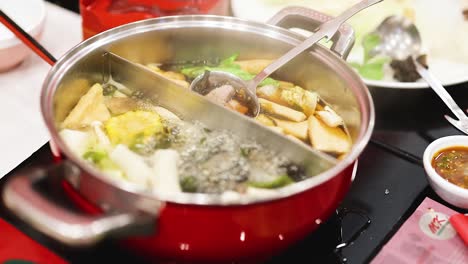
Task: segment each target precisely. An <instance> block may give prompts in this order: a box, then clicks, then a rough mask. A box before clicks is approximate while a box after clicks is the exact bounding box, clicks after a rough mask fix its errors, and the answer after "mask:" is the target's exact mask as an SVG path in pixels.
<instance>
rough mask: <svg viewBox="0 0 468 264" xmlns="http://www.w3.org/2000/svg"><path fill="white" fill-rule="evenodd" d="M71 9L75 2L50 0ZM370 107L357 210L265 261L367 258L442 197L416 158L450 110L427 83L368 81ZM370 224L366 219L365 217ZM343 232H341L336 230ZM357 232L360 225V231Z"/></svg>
mask: <svg viewBox="0 0 468 264" xmlns="http://www.w3.org/2000/svg"><path fill="white" fill-rule="evenodd" d="M51 2H54V3H56V4H60V5H62V6H64V7H66V8H69V9H71V10H74V11H77V10H78V8H77V4H76V2H77V1H57V0H56V1H51ZM447 89H448V90H449V93H450V94H451V95H452V96H453V97H454V99H455V101H457V103H458V104H459V105H460V107H461V108H462V109H466V108H468V83H465V84H459V85H454V86H450V87H447ZM370 90H371V93H372V96H373V99H374V103H375V106H376V117H377V119H376V127H375V130H374V133H373V136H372V140H371V142H370V143H369V144H368V146H367V147H366V149H365V150H364V152H363V153H362V155H361V156H360V158H359V166H358V173H357V175H356V179H355V181H354V183H353V184H352V187H351V189H350V191H349V193H348V194H347V196H346V197H345V199H344V201H343V202H342V204H341V205H340V208H339V211H340V212H341V213H342V212H345V211H352V212H358V213H359V214H356V213H350V214H347V215H346V216H345V217H344V218H343V220H342V221H341V217H339V216H337V215H334V216H332V217H331V218H330V219H329V220H328V221H326V222H325V223H323V224H322V226H321V227H320V228H319V229H318V230H316V231H315V232H313V233H312V234H310V235H309V236H308V237H307V238H306V239H305V240H303V241H301V242H299V243H297V244H295V245H293V246H292V247H291V248H290V249H288V250H287V251H286V252H282V253H280V254H279V255H276V256H273V257H272V259H271V260H270V261H269V262H268V263H285V262H289V263H291V262H294V263H298V262H299V263H312V262H316V261H317V260H320V261H319V263H340V262H341V260H342V259H343V258H345V259H346V260H347V263H368V262H369V261H370V260H372V258H373V257H374V256H375V255H376V254H377V253H378V252H379V250H380V249H381V247H382V246H383V245H384V244H385V243H386V242H387V241H388V240H389V239H390V238H391V237H392V236H393V235H394V234H395V232H396V231H397V230H398V228H399V227H400V226H401V225H402V224H403V223H404V221H405V220H406V219H407V218H408V217H409V216H410V215H411V214H412V213H413V211H414V210H415V208H416V207H417V206H418V205H419V204H420V203H421V202H422V200H423V199H424V198H425V197H430V198H432V199H434V200H436V201H438V202H440V203H442V204H444V205H446V206H448V207H450V208H452V209H454V210H457V211H460V212H463V210H461V209H459V208H454V207H453V206H450V205H449V204H447V203H445V202H444V201H442V200H441V199H440V198H439V197H438V196H437V195H436V194H434V193H433V191H432V190H431V188H430V187H429V186H428V183H427V181H426V175H425V172H424V169H423V167H422V165H421V161H420V159H421V157H422V154H423V152H424V149H425V147H426V146H427V145H428V144H429V143H430V142H431V141H432V140H434V139H436V138H439V137H442V136H448V135H455V134H461V133H460V132H459V131H458V130H456V129H454V128H453V127H451V126H450V125H449V124H448V122H447V121H445V119H444V118H443V115H444V114H450V112H449V110H448V109H447V108H446V106H445V105H444V104H443V103H442V101H441V100H440V99H439V98H438V97H437V96H436V94H435V93H434V92H433V91H432V90H431V89H429V88H428V89H412V90H401V89H392V88H370ZM51 162H52V158H51V155H50V152H49V147H48V145H45V146H44V147H42V148H41V149H40V150H39V151H37V152H36V153H34V154H33V155H32V156H31V157H30V158H28V159H27V160H26V161H25V162H23V163H22V164H21V165H20V166H19V167H18V168H17V169H15V170H14V171H13V172H11V173H10V174H8V175H7V176H5V179H3V180H2V182H1V183H0V187H1V186H2V185H3V182H5V180H8V178H10V177H12V175H13V174H14V173H15V171H17V170H18V169H23V168H27V167H31V166H35V165H44V164H50V163H51ZM0 217H1V218H3V219H5V220H7V221H8V222H10V223H12V224H13V225H15V226H16V227H17V228H18V229H20V230H21V231H23V232H24V233H26V234H27V235H29V236H30V237H32V238H33V239H35V240H36V241H38V242H39V243H41V244H43V245H44V246H46V247H48V248H49V249H51V250H52V251H54V252H56V253H57V254H58V255H60V256H61V257H63V258H64V259H66V260H68V261H70V262H71V263H147V261H145V260H144V259H141V258H140V257H138V256H135V255H133V254H132V253H131V252H129V251H127V250H126V249H124V248H120V247H119V246H117V245H116V244H115V242H114V241H112V240H108V241H104V242H103V243H101V244H99V245H98V246H96V247H93V248H88V249H72V248H68V247H66V246H63V245H60V244H58V243H56V242H54V241H52V240H50V239H49V238H47V237H45V236H44V235H42V234H40V233H38V232H37V231H35V230H34V229H32V228H30V227H29V226H27V225H26V224H24V223H23V222H21V221H20V220H18V219H17V218H15V217H14V216H12V215H11V214H10V213H9V212H7V211H6V210H5V209H4V208H0ZM366 217H367V218H369V219H370V224H369V225H368V226H367V227H366V228H364V229H363V230H360V229H361V227H364V226H366V223H367V222H366V221H367V218H366ZM341 231H342V233H343V235H342V237H343V239H340V237H341V235H340V233H341ZM359 231H363V232H359ZM356 232H358V233H359V235H358V236H357V238H356V239H355V240H354V241H353V242H352V243H350V244H349V245H348V246H347V247H345V248H344V249H343V250H342V251H341V252H340V254H341V257H337V256H338V255H340V254H338V253H337V252H336V251H335V250H334V249H335V247H336V245H338V244H339V243H340V242H341V241H342V240H347V239H348V238H350V237H351V236H352V235H353V234H355V233H356Z"/></svg>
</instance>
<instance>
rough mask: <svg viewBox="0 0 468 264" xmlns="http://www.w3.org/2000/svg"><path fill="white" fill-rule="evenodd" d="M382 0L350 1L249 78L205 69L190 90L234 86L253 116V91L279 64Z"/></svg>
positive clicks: (256, 107)
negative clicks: (312, 32) (345, 6)
mask: <svg viewBox="0 0 468 264" xmlns="http://www.w3.org/2000/svg"><path fill="white" fill-rule="evenodd" d="M382 1H383V0H364V1H360V2H359V3H357V4H355V5H353V6H352V7H350V8H349V9H347V10H346V11H344V12H343V13H341V14H340V15H339V16H337V17H335V18H333V19H332V20H329V21H327V22H325V23H323V24H321V25H320V26H319V29H318V30H317V31H316V32H314V34H313V35H312V36H310V37H309V38H308V39H306V40H305V41H304V42H302V43H301V44H299V45H297V46H296V47H294V48H293V49H291V50H289V51H288V52H287V53H286V54H284V55H282V56H281V57H280V58H278V59H276V60H275V61H273V62H272V63H271V64H269V65H268V66H267V67H265V68H264V69H263V70H262V71H261V72H260V73H258V74H257V75H256V76H255V77H254V78H253V79H251V80H249V81H245V80H242V79H241V78H239V77H237V76H235V75H233V74H230V73H227V72H222V71H211V72H205V74H202V75H200V76H198V77H196V78H195V79H194V80H193V81H192V83H191V85H190V89H191V90H192V91H195V92H198V93H202V94H206V93H207V91H212V90H214V89H217V88H219V87H222V86H224V85H225V84H229V85H230V86H232V88H233V89H234V91H235V92H234V95H235V96H237V98H240V99H241V101H243V102H244V103H245V104H246V105H247V106H248V108H249V115H251V116H253V117H255V116H257V115H258V114H259V113H260V103H259V100H258V98H257V95H256V89H257V86H258V85H259V84H260V83H261V82H262V81H263V80H265V78H267V77H268V76H270V75H271V74H272V73H273V72H275V71H276V70H277V69H279V68H281V66H283V65H285V64H286V63H288V62H289V61H290V60H292V59H293V58H295V57H296V56H298V55H299V54H301V53H302V52H303V51H305V50H306V49H308V48H310V47H311V46H313V45H314V44H315V43H317V42H318V41H320V40H321V39H323V38H327V40H328V41H329V40H330V39H332V37H333V36H334V35H335V34H336V32H337V31H338V29H339V28H340V26H341V25H342V24H343V23H344V22H345V21H347V20H348V19H349V18H351V17H352V16H354V15H355V14H356V13H358V12H360V11H361V10H363V9H365V8H367V7H369V6H372V5H374V4H377V3H379V2H382Z"/></svg>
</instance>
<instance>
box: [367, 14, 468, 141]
mask: <svg viewBox="0 0 468 264" xmlns="http://www.w3.org/2000/svg"><path fill="white" fill-rule="evenodd" d="M375 33H377V34H379V35H380V37H381V44H380V45H379V46H378V47H377V48H376V50H374V51H373V52H380V53H383V54H385V55H387V56H389V57H391V58H394V59H397V60H403V59H406V58H408V57H411V58H412V60H413V63H414V65H415V67H416V71H417V72H418V73H419V75H420V76H421V78H422V79H423V80H425V81H426V82H427V84H429V86H430V87H431V88H432V89H433V90H434V92H436V94H437V95H438V96H439V97H440V98H441V99H442V101H443V102H444V103H445V104H446V105H447V106H448V108H449V109H450V110H451V111H452V113H453V114H454V115H455V116H456V117H457V118H458V120H456V119H454V118H452V117H450V116H448V115H445V119H447V121H449V122H450V123H451V124H452V125H453V126H454V127H456V128H457V129H458V130H460V131H461V132H463V133H465V134H468V117H467V116H466V114H465V113H464V112H463V110H462V109H460V107H459V106H458V105H457V103H456V102H455V101H454V100H453V98H452V96H450V94H449V93H448V92H447V90H445V88H444V87H443V86H442V84H441V82H440V80H438V79H437V78H436V77H435V76H434V75H433V74H432V73H431V72H430V71H429V70H428V68H427V67H426V66H424V65H422V64H421V63H420V62H419V61H418V60H417V59H416V57H418V56H419V55H420V54H421V49H422V45H421V36H420V34H419V31H418V29H417V28H416V26H415V25H414V24H413V23H412V22H411V21H410V20H409V19H407V18H405V17H403V16H390V17H388V18H386V19H385V20H383V21H382V23H381V24H380V25H379V26H378V27H377V29H376V31H375Z"/></svg>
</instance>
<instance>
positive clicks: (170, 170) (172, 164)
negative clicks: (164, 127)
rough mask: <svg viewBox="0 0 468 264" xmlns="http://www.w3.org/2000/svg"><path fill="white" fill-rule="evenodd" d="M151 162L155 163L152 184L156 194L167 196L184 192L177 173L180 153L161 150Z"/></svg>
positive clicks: (153, 156)
mask: <svg viewBox="0 0 468 264" xmlns="http://www.w3.org/2000/svg"><path fill="white" fill-rule="evenodd" d="M150 160H151V161H152V163H153V164H152V169H153V177H151V183H152V186H153V190H154V191H155V193H157V194H161V195H166V194H174V193H180V192H182V190H181V187H180V184H179V174H178V171H177V164H178V162H179V153H178V152H177V151H175V150H173V149H160V150H157V151H156V152H155V153H154V154H153V155H152V156H151V158H150Z"/></svg>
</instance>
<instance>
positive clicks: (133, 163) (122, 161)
mask: <svg viewBox="0 0 468 264" xmlns="http://www.w3.org/2000/svg"><path fill="white" fill-rule="evenodd" d="M109 158H110V159H111V160H112V161H113V162H114V163H115V164H117V165H118V166H119V167H120V168H121V169H122V170H123V171H124V172H125V175H126V176H127V179H128V181H130V182H132V183H135V184H138V185H141V186H144V187H149V186H150V182H151V178H152V177H153V171H152V169H151V168H150V167H149V166H148V165H147V164H146V162H145V161H144V160H143V158H142V157H141V156H140V155H138V154H136V153H135V152H133V151H131V150H130V149H128V148H127V147H126V146H125V145H122V144H119V145H117V146H116V147H115V148H114V150H113V151H112V152H111V153H110V155H109Z"/></svg>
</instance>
